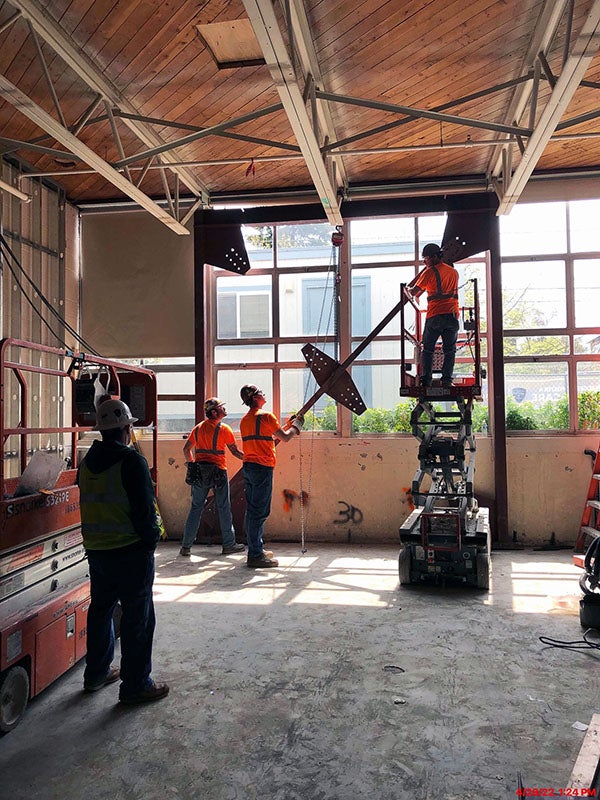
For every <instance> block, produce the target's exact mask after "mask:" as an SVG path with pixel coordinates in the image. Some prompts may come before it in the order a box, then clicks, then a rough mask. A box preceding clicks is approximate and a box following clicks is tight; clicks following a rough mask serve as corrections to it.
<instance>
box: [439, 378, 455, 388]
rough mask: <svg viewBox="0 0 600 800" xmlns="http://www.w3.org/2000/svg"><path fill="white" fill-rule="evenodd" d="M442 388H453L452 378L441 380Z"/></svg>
mask: <svg viewBox="0 0 600 800" xmlns="http://www.w3.org/2000/svg"><path fill="white" fill-rule="evenodd" d="M441 383H442V386H446V387H450V386H454V381H453V380H452V378H442V380H441Z"/></svg>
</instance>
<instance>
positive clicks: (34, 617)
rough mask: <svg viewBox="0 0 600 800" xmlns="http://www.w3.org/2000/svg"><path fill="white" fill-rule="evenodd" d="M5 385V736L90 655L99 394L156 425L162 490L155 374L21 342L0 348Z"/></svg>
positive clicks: (1, 421)
mask: <svg viewBox="0 0 600 800" xmlns="http://www.w3.org/2000/svg"><path fill="white" fill-rule="evenodd" d="M0 380H1V384H0V439H1V441H2V442H3V458H2V459H0V733H7V732H8V731H10V730H12V729H13V728H14V727H15V726H16V725H17V724H18V722H19V721H20V719H21V717H22V715H23V713H24V711H25V708H26V706H27V703H28V701H29V699H30V698H31V697H34V696H35V695H37V694H39V693H40V692H41V691H42V690H43V689H45V688H46V687H47V686H49V685H50V684H51V683H52V682H53V681H54V680H56V678H58V677H59V676H60V675H62V674H63V673H64V672H65V671H66V670H67V669H69V668H70V667H71V666H73V664H75V662H76V661H78V660H79V659H80V658H82V656H84V655H85V651H86V620H87V610H88V607H89V599H90V593H89V579H88V571H87V560H86V559H85V551H84V548H83V544H82V538H81V525H80V514H79V488H78V487H77V486H76V485H75V479H76V473H77V469H76V467H77V464H78V462H79V455H80V453H81V455H82V456H83V455H84V454H85V452H86V451H87V446H85V447H84V448H82V449H81V451H80V450H79V449H78V440H79V438H80V437H81V435H82V434H83V433H85V432H87V431H90V430H92V426H93V425H94V422H95V408H94V399H95V397H96V396H97V395H98V390H99V388H100V389H101V391H102V392H103V393H106V394H110V395H111V396H113V397H119V398H121V399H123V400H124V401H125V402H127V403H128V404H129V405H130V406H131V409H132V412H133V415H134V416H136V417H138V418H139V423H138V425H139V426H140V427H142V426H143V427H145V426H152V433H153V439H152V460H151V473H152V477H153V480H154V482H155V483H156V463H157V444H158V442H157V389H156V376H155V375H154V373H153V372H151V371H150V370H146V369H143V368H141V367H135V366H129V365H126V364H121V363H119V362H116V361H109V360H107V359H103V358H100V357H96V356H88V355H86V354H83V353H74V352H71V351H68V350H59V349H57V348H52V347H46V346H43V345H38V344H34V343H31V342H24V341H20V340H16V339H2V340H1V341H0ZM98 381H100V384H101V385H99V383H98ZM42 401H43V402H42ZM65 409H66V411H65ZM36 453H42V454H44V459H48V457H50V458H49V460H50V462H52V460H53V459H54V461H55V463H58V470H57V471H56V473H55V474H54V477H52V478H51V483H52V485H48V483H47V481H48V477H47V475H45V474H44V471H45V470H47V466H48V465H47V464H45V465H43V466H42V468H41V470H40V468H39V466H37V467H36V468H34V457H35V454H36ZM42 460H43V459H42ZM61 460H62V462H63V466H64V468H63V469H61ZM38 463H39V462H38ZM54 468H55V464H54V465H52V469H54ZM26 469H27V471H26ZM36 469H37V473H38V474H36ZM32 470H33V474H32ZM50 472H52V470H50ZM48 474H50V473H48ZM56 474H58V479H57V480H55V477H56ZM32 481H33V483H34V484H35V485H37V484H36V481H37V483H39V484H40V487H39V489H37V490H36V489H35V488H34V489H33V490H32V488H31V486H32Z"/></svg>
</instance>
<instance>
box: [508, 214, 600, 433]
mask: <svg viewBox="0 0 600 800" xmlns="http://www.w3.org/2000/svg"><path fill="white" fill-rule="evenodd" d="M599 211H600V202H599V201H597V200H593V201H577V202H570V203H540V204H531V205H524V206H519V205H517V206H516V207H515V208H514V209H513V211H512V212H511V214H510V215H509V216H508V217H502V218H501V221H500V231H501V249H502V257H503V263H502V287H503V291H502V302H503V323H504V363H505V370H504V375H505V385H506V408H507V429H508V430H526V431H533V430H542V431H543V430H565V431H567V430H571V431H573V430H590V429H597V428H598V427H599V423H600V391H599V388H600V346H599V344H598V343H599V342H600V327H599V325H598V322H599V319H598V313H597V308H598V301H600V252H599V250H600V237H598V235H597V233H596V231H597V224H596V220H597V214H598V212H599Z"/></svg>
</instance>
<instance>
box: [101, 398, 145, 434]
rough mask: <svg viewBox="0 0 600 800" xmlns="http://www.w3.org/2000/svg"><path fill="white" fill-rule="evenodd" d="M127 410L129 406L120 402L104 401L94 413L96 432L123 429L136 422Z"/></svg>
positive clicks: (136, 419) (135, 418)
mask: <svg viewBox="0 0 600 800" xmlns="http://www.w3.org/2000/svg"><path fill="white" fill-rule="evenodd" d="M137 421H138V418H137V417H134V416H133V415H132V414H131V411H130V410H129V406H128V405H127V404H126V403H124V402H123V401H122V400H106V401H105V402H104V403H101V404H100V405H99V406H98V410H97V412H96V428H95V430H97V431H108V430H110V429H111V428H124V427H125V426H126V425H131V424H132V423H134V422H137Z"/></svg>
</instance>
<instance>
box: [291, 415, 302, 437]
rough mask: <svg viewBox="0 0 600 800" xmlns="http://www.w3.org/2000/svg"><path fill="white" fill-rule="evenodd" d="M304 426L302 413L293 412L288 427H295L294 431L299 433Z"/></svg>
mask: <svg viewBox="0 0 600 800" xmlns="http://www.w3.org/2000/svg"><path fill="white" fill-rule="evenodd" d="M303 427H304V417H303V416H302V414H293V415H292V416H291V417H290V428H296V433H298V434H299V433H300V431H301V430H302V428H303Z"/></svg>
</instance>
